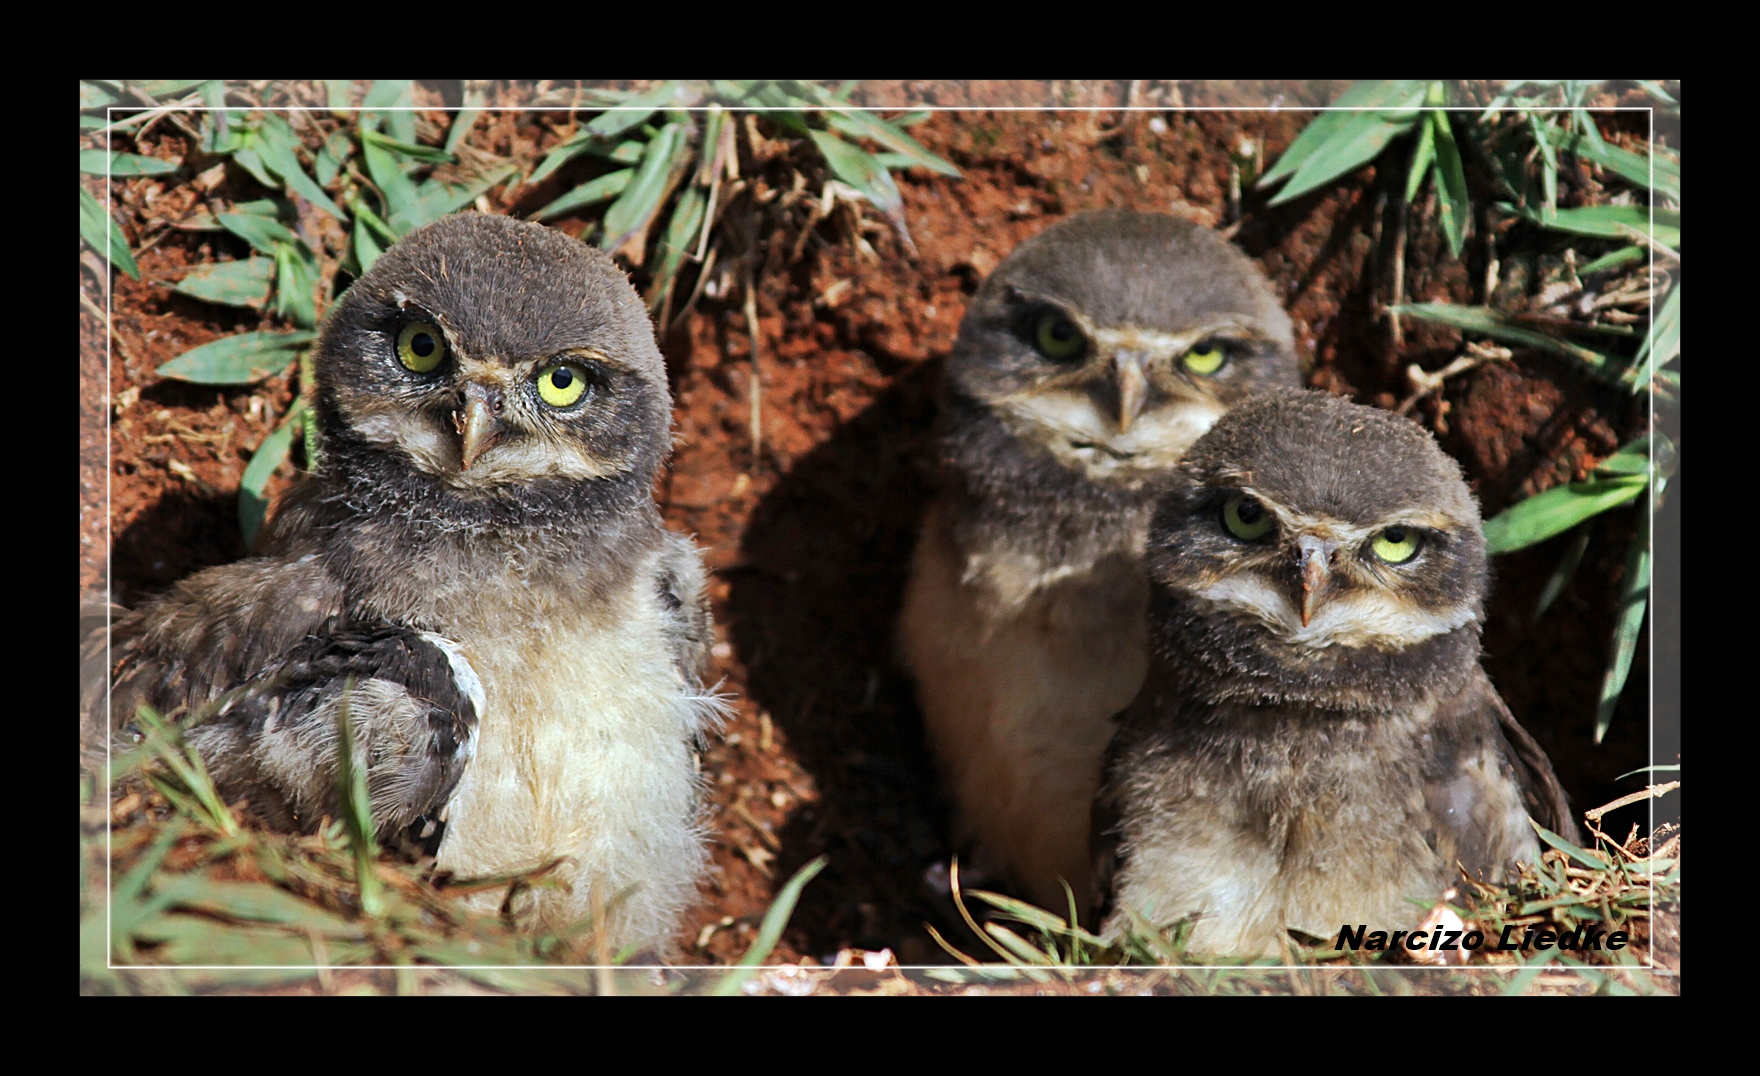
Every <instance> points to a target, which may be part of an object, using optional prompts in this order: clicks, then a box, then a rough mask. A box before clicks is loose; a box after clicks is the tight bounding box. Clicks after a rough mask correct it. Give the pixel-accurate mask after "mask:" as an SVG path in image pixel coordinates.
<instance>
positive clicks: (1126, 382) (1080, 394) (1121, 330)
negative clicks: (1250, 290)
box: [996, 299, 1260, 478]
mask: <svg viewBox="0 0 1760 1076" xmlns="http://www.w3.org/2000/svg"><path fill="white" fill-rule="evenodd" d="M1023 302H1024V309H1023V310H1022V312H1021V313H1020V315H1019V321H1018V327H1017V330H1016V332H1017V336H1018V337H1021V338H1025V340H1026V341H1027V342H1029V343H1031V344H1032V346H1033V348H1034V351H1035V353H1036V357H1037V361H1038V363H1039V364H1040V366H1041V369H1040V371H1039V376H1037V377H1035V378H1033V379H1032V380H1031V382H1030V383H1028V384H1025V385H1023V386H1020V387H1018V388H1016V389H1014V390H1013V391H1010V392H1006V393H1004V394H1003V395H1002V396H1001V397H1000V398H999V399H997V400H996V403H997V405H998V406H999V408H1000V410H1001V411H1002V412H1003V413H1004V414H1005V415H1007V416H1008V417H1010V418H1012V419H1013V420H1014V423H1013V424H1014V425H1015V426H1016V428H1017V431H1018V432H1019V433H1021V434H1022V435H1024V436H1026V437H1028V438H1030V439H1032V440H1035V441H1038V442H1039V443H1040V444H1043V445H1044V446H1045V447H1046V448H1048V449H1049V450H1050V451H1051V453H1052V454H1053V455H1054V456H1056V457H1057V458H1058V459H1060V460H1061V461H1063V462H1064V463H1065V465H1067V466H1070V467H1072V468H1075V469H1077V470H1080V471H1083V472H1085V473H1087V474H1089V475H1090V476H1091V477H1095V478H1109V477H1111V478H1128V477H1134V476H1141V475H1147V474H1150V473H1153V472H1156V471H1159V470H1162V469H1164V468H1166V467H1169V466H1171V465H1173V464H1174V463H1176V462H1178V460H1179V458H1180V457H1181V456H1182V455H1183V454H1184V453H1185V450H1186V449H1187V448H1189V447H1190V446H1191V444H1192V443H1193V442H1194V441H1196V440H1197V439H1198V438H1199V437H1201V436H1202V435H1203V434H1204V432H1205V431H1206V430H1208V429H1209V428H1210V426H1211V424H1212V423H1214V422H1215V421H1216V420H1217V419H1218V418H1219V417H1221V415H1222V414H1223V413H1224V412H1225V411H1226V410H1227V406H1228V405H1227V403H1226V402H1225V398H1226V396H1227V395H1228V388H1227V386H1225V385H1224V384H1222V383H1220V382H1219V381H1218V380H1217V379H1218V377H1219V376H1222V375H1225V374H1230V373H1233V372H1234V371H1232V370H1231V369H1230V365H1231V363H1236V362H1239V361H1240V360H1242V359H1245V358H1247V357H1249V356H1250V355H1251V354H1252V353H1253V352H1254V350H1255V349H1256V348H1257V347H1258V346H1259V344H1260V342H1259V341H1258V339H1257V337H1256V335H1255V333H1254V330H1253V328H1252V326H1251V325H1250V324H1249V323H1247V322H1245V321H1242V320H1240V319H1237V318H1233V317H1231V316H1227V315H1224V316H1221V317H1217V318H1212V319H1208V320H1206V321H1204V322H1202V323H1199V324H1194V325H1191V326H1188V327H1186V328H1183V329H1180V330H1177V331H1170V330H1161V329H1149V328H1143V327H1140V326H1102V325H1096V324H1094V323H1093V322H1092V321H1090V320H1089V319H1088V318H1087V317H1085V316H1084V315H1083V314H1081V313H1080V312H1079V311H1075V310H1070V309H1067V308H1065V307H1063V306H1059V305H1057V304H1054V303H1052V302H1049V301H1046V300H1033V299H1024V300H1023Z"/></svg>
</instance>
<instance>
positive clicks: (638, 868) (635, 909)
mask: <svg viewBox="0 0 1760 1076" xmlns="http://www.w3.org/2000/svg"><path fill="white" fill-rule="evenodd" d="M314 360H315V368H316V372H317V397H316V401H315V408H316V415H317V427H318V440H319V444H320V449H321V456H320V459H321V464H320V466H319V467H318V468H317V470H316V471H314V472H313V473H312V474H310V475H308V476H306V477H305V478H304V479H303V481H302V482H301V483H300V484H299V485H297V486H296V487H295V488H294V489H293V490H292V491H291V492H290V493H289V494H288V496H287V498H286V499H285V502H284V504H283V506H282V507H281V509H280V511H279V512H278V514H277V515H276V517H275V518H274V520H273V521H272V522H271V523H270V525H269V528H268V530H267V532H266V540H265V544H264V552H263V553H262V555H260V556H256V557H252V558H250V559H248V560H244V561H240V562H238V563H236V564H231V565H225V566H222V567H216V568H210V569H208V570H206V571H203V572H200V573H198V574H196V575H194V576H191V577H190V578H189V579H186V580H184V581H183V582H181V583H179V584H178V585H177V586H176V587H174V588H173V589H172V590H171V592H170V593H168V594H166V595H164V596H163V597H160V598H158V599H157V600H154V601H152V602H149V603H148V604H146V605H144V606H142V607H141V608H140V609H138V610H137V611H135V612H134V613H132V614H129V615H127V616H125V617H124V618H122V619H120V620H119V621H117V622H116V623H115V624H114V625H113V629H112V631H111V634H110V641H111V647H112V650H111V661H110V673H111V676H110V683H111V697H110V707H111V712H112V715H113V720H114V721H115V722H116V723H117V724H119V725H120V724H121V723H123V722H125V721H127V720H128V719H130V718H132V716H133V715H134V713H135V708H136V706H137V705H139V704H148V705H151V706H153V707H155V708H156V709H158V710H159V711H161V712H164V713H167V714H174V715H179V716H189V715H198V716H201V717H203V718H205V720H202V721H201V722H200V723H199V724H197V725H196V726H195V727H193V728H192V729H191V730H190V732H189V740H190V742H191V743H192V744H193V745H195V746H196V747H197V748H198V749H199V750H200V751H201V753H202V756H203V758H204V759H205V761H206V762H207V765H208V768H209V769H210V771H211V772H212V773H213V775H214V777H215V779H216V781H217V782H218V783H219V785H220V787H221V789H222V791H223V792H224V793H225V794H226V795H227V796H228V797H240V796H242V797H246V798H248V799H249V800H250V801H251V804H252V806H253V808H254V809H256V810H257V811H258V812H259V813H261V814H264V815H266V816H267V817H269V818H270V819H271V820H272V821H275V822H279V823H280V824H283V825H286V826H290V827H306V826H310V825H312V824H314V823H315V822H316V821H317V820H318V819H319V818H320V817H321V816H322V815H324V814H332V815H334V814H335V813H336V806H335V795H334V791H333V789H334V787H335V769H336V752H337V719H338V714H339V713H340V712H341V711H342V710H343V709H344V708H346V709H347V711H348V712H349V714H350V715H351V718H352V728H353V729H354V733H355V739H356V742H357V745H358V747H357V750H358V751H359V753H360V759H361V762H362V763H363V764H364V765H365V766H366V768H367V772H368V787H369V791H370V792H371V794H372V798H373V811H374V821H375V823H376V824H377V826H378V829H379V831H380V832H381V834H389V833H392V832H394V831H397V830H401V829H404V828H405V827H414V828H415V829H416V830H417V832H418V833H420V834H426V835H429V836H430V837H432V836H434V835H436V834H437V835H438V837H439V840H438V847H437V851H436V857H437V866H438V868H439V869H440V870H442V871H449V872H451V873H452V874H453V875H455V876H459V877H472V876H482V875H489V874H495V873H500V872H504V871H508V870H513V869H516V868H524V867H532V866H536V865H539V864H541V863H544V862H546V861H548V860H551V859H554V858H557V857H566V860H565V863H564V865H563V867H562V868H561V871H560V873H561V876H562V877H561V880H562V881H563V882H564V883H566V884H565V886H563V887H551V888H544V889H540V890H537V891H536V892H535V893H533V894H532V898H533V901H534V903H533V905H532V906H531V907H529V908H527V909H526V911H527V912H529V913H530V914H532V915H533V916H535V917H536V919H537V920H540V921H543V922H545V923H548V924H550V925H560V924H561V923H565V922H568V921H572V920H576V919H579V918H582V917H584V916H587V915H589V914H594V913H595V910H596V911H597V914H600V915H604V916H608V919H606V920H605V921H606V922H607V924H608V928H609V932H610V935H611V937H610V941H611V943H612V945H613V947H614V948H618V949H621V948H623V947H625V946H629V945H638V946H642V947H646V948H651V949H655V950H658V951H662V952H663V951H665V950H666V949H668V948H670V938H671V935H672V934H673V932H674V931H675V930H676V929H677V927H678V924H679V919H680V916H681V915H682V913H683V912H684V911H685V909H686V908H687V907H688V906H689V905H690V904H691V903H693V902H694V900H695V899H696V896H697V891H696V886H697V881H698V879H699V877H700V876H701V874H702V872H703V870H704V868H705V865H706V855H705V849H704V835H703V832H702V828H701V824H700V789H699V778H698V776H697V770H696V765H695V760H694V758H693V751H694V750H695V748H696V746H697V741H698V738H699V736H700V735H701V734H702V732H703V731H704V729H705V726H706V725H707V724H708V723H710V722H711V721H712V720H714V719H715V717H716V714H717V706H718V703H717V701H716V699H715V698H714V697H713V696H712V695H709V694H707V693H705V692H704V691H703V689H702V687H701V683H700V674H701V673H702V671H703V670H704V668H705V665H706V658H707V652H706V647H707V644H708V642H709V637H710V629H709V618H708V606H707V602H706V599H705V596H704V593H703V568H702V563H701V560H700V557H699V555H698V553H697V550H696V548H695V547H694V545H692V543H691V542H689V541H688V540H687V539H685V538H683V537H682V536H679V535H675V534H672V533H670V532H668V531H667V530H666V529H665V528H664V527H663V526H662V524H661V521H660V515H659V512H658V510H657V508H656V506H655V504H654V501H653V495H652V492H651V491H652V489H653V482H654V477H655V475H656V473H657V471H658V469H659V467H660V466H661V464H662V462H663V461H664V460H665V458H666V455H667V453H668V451H669V449H670V423H671V400H670V395H669V393H668V390H667V383H666V373H665V369H664V366H663V363H662V360H661V357H660V352H659V349H658V348H657V347H656V345H655V341H654V333H653V329H652V326H651V325H650V323H649V321H648V318H647V315H646V312H645V311H644V309H643V306H642V303H641V300H640V298H639V297H638V296H637V295H636V293H635V291H634V289H632V288H631V287H630V285H629V282H628V281H627V280H626V279H625V277H624V275H623V273H622V272H621V271H620V270H619V269H618V268H617V267H616V265H615V264H614V263H613V262H612V261H611V259H610V258H608V257H606V256H605V255H604V254H602V253H600V252H599V251H596V250H593V249H591V248H589V247H587V246H586V245H584V244H582V243H580V242H578V241H576V240H574V239H571V238H569V237H567V236H565V235H563V234H562V233H560V232H556V231H554V230H551V229H549V228H544V227H542V226H539V225H536V224H528V223H523V222H519V221H515V220H512V219H509V218H506V217H497V216H485V215H477V214H467V215H461V216H456V217H451V218H447V219H444V220H441V221H439V222H437V223H435V224H432V225H429V226H428V227H426V228H423V229H421V230H419V231H416V232H413V233H411V234H410V235H409V236H407V237H405V238H404V239H403V240H402V241H401V242H399V243H398V244H396V245H395V246H393V247H392V248H391V249H390V250H388V251H386V252H385V254H384V255H383V256H382V257H381V258H380V259H379V260H378V262H377V263H376V264H375V265H374V266H373V268H372V269H371V270H370V271H369V272H367V273H366V274H365V275H364V276H363V277H361V279H360V280H358V281H357V282H356V283H355V284H354V285H353V286H352V287H351V288H350V289H349V290H348V292H347V293H346V294H345V295H344V296H343V297H342V298H341V299H340V301H339V302H338V303H337V305H336V307H335V309H334V310H333V311H332V312H331V314H330V316H329V318H328V319H327V321H326V322H325V324H324V326H323V329H322V331H321V333H320V335H319V338H318V341H317V343H316V345H315V351H314ZM100 679H101V678H100ZM102 695H103V685H102V684H101V683H100V684H98V685H97V688H96V690H95V691H88V698H89V699H90V700H91V701H90V703H89V705H93V706H95V707H97V708H98V709H99V710H100V711H101V708H102V706H103V699H102Z"/></svg>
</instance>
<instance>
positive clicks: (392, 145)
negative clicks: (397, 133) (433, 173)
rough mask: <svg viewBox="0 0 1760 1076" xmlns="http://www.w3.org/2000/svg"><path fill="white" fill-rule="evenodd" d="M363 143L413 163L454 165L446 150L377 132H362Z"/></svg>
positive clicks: (450, 155)
mask: <svg viewBox="0 0 1760 1076" xmlns="http://www.w3.org/2000/svg"><path fill="white" fill-rule="evenodd" d="M361 141H362V142H363V143H364V142H371V143H372V144H373V145H375V146H378V147H379V148H380V149H384V150H390V151H391V152H392V153H396V154H398V155H400V156H403V157H408V158H409V159H410V160H412V161H420V162H422V163H423V164H451V163H452V154H450V153H447V152H446V151H445V150H442V149H435V148H434V147H433V146H424V145H421V144H420V143H417V142H405V141H402V140H400V139H396V138H390V137H388V136H386V135H382V134H380V133H378V132H377V131H362V132H361Z"/></svg>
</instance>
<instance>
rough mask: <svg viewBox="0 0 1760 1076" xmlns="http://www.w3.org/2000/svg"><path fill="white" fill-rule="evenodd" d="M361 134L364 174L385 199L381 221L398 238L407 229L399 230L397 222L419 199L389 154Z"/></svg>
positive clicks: (398, 222)
mask: <svg viewBox="0 0 1760 1076" xmlns="http://www.w3.org/2000/svg"><path fill="white" fill-rule="evenodd" d="M364 135H365V132H363V137H362V138H361V161H362V162H363V163H364V164H365V165H366V166H367V175H368V176H369V177H371V178H372V180H373V185H374V186H375V187H378V188H379V193H380V194H381V195H383V196H384V198H385V219H386V220H387V222H389V224H390V226H391V228H392V230H393V231H394V232H395V233H396V234H397V235H398V236H399V237H400V238H401V237H402V235H403V233H404V232H405V231H407V230H408V229H406V228H403V227H401V226H400V222H401V221H402V220H403V218H404V217H405V215H407V214H408V213H410V212H411V211H413V210H414V209H415V207H416V203H417V202H418V201H419V200H420V196H419V195H418V194H417V192H416V185H415V183H414V181H412V180H411V179H410V178H409V176H407V175H405V174H404V172H403V169H402V168H400V167H399V166H398V164H397V158H396V157H394V156H392V154H391V151H390V150H387V149H386V148H385V147H383V146H381V145H380V144H379V143H378V142H375V141H374V140H372V139H370V138H366V137H364Z"/></svg>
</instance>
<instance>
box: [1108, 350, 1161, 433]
mask: <svg viewBox="0 0 1760 1076" xmlns="http://www.w3.org/2000/svg"><path fill="white" fill-rule="evenodd" d="M1150 359H1151V356H1150V355H1149V354H1148V353H1146V352H1143V351H1134V350H1131V349H1129V348H1119V349H1118V351H1117V352H1115V353H1114V354H1113V356H1112V361H1113V365H1114V367H1115V368H1116V369H1117V371H1118V432H1119V433H1129V432H1130V429H1131V423H1132V422H1133V421H1135V420H1136V417H1137V415H1138V414H1139V413H1141V412H1142V410H1143V401H1144V400H1147V399H1148V398H1149V374H1148V372H1147V371H1146V370H1145V369H1144V367H1145V366H1147V365H1148V363H1149V361H1150Z"/></svg>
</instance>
